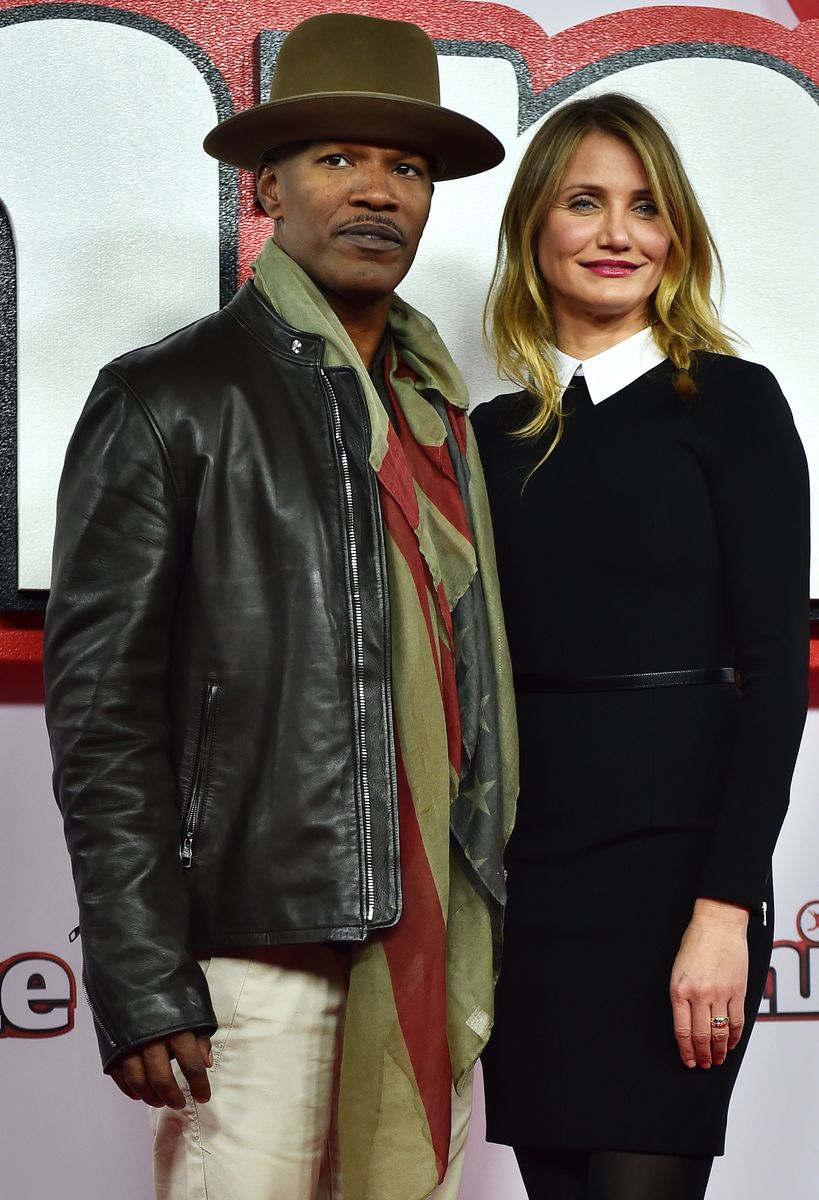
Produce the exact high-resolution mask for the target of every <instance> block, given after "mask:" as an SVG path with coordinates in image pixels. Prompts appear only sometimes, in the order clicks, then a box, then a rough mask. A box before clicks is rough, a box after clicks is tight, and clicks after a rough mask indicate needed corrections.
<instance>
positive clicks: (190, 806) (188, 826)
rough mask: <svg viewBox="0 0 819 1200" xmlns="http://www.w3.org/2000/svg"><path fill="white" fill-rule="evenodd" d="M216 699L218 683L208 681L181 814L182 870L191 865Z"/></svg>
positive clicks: (207, 763) (211, 740)
mask: <svg viewBox="0 0 819 1200" xmlns="http://www.w3.org/2000/svg"><path fill="white" fill-rule="evenodd" d="M218 696H219V685H218V683H213V682H212V681H209V682H207V683H206V684H205V689H204V695H203V698H202V710H201V713H200V716H199V732H198V734H197V738H196V750H195V752H194V756H193V771H192V772H191V782H190V787H189V789H188V798H187V800H186V801H185V807H184V809H183V812H182V836H181V841H180V844H179V859H180V862H181V863H182V866H183V867H184V868H185V869H188V868H189V867H190V866H191V864H192V863H193V844H194V839H195V837H196V834H197V832H198V829H199V822H200V819H201V816H202V805H203V802H204V798H205V785H206V783H207V779H208V767H209V766H210V751H211V745H212V742H213V731H214V724H215V717H216V701H217V698H218Z"/></svg>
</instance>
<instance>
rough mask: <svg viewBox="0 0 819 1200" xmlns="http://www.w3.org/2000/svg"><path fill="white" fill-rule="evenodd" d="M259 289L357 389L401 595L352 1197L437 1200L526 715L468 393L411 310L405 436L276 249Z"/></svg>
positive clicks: (357, 1027)
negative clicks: (381, 902)
mask: <svg viewBox="0 0 819 1200" xmlns="http://www.w3.org/2000/svg"><path fill="white" fill-rule="evenodd" d="M254 269H255V272H256V284H257V286H259V287H260V288H261V290H262V292H263V293H264V294H265V295H266V296H267V298H268V300H269V301H270V303H271V304H272V305H273V307H274V308H275V309H276V311H277V312H278V313H279V314H280V315H281V316H282V318H283V319H284V320H285V321H287V322H288V323H289V324H290V325H292V326H294V327H295V328H297V329H305V330H309V331H310V332H311V333H315V334H318V335H320V336H321V337H323V338H324V340H325V352H324V364H325V365H326V366H331V367H332V366H340V365H347V366H352V367H354V368H355V370H356V371H357V373H358V377H359V381H360V383H361V387H362V391H363V392H364V396H365V399H366V402H367V407H368V412H369V416H370V424H371V430H372V435H371V450H370V464H371V466H372V468H373V470H374V471H375V473H376V476H377V479H378V488H379V498H380V503H381V513H382V519H383V524H384V536H385V545H386V556H387V568H388V579H389V595H390V614H391V633H392V668H393V680H392V685H393V708H394V714H395V744H396V762H397V777H398V812H399V832H400V846H401V876H402V887H403V897H404V900H403V911H402V915H401V919H400V920H399V922H398V924H397V925H396V926H395V927H394V928H392V929H388V930H385V931H382V932H381V933H379V934H376V935H373V936H371V937H370V938H369V939H368V940H367V941H366V942H364V943H361V944H360V945H356V946H354V947H353V948H352V951H351V970H350V984H349V993H348V1002H347V1017H346V1023H345V1030H344V1045H343V1056H342V1066H341V1084H340V1099H339V1134H340V1148H341V1169H342V1180H343V1194H344V1200H385V1197H389V1198H390V1200H423V1198H424V1197H426V1196H428V1195H429V1193H430V1192H431V1191H432V1190H433V1189H434V1188H435V1186H436V1184H437V1183H438V1182H440V1180H441V1179H442V1178H443V1176H444V1173H445V1171H446V1167H447V1161H448V1153H449V1139H450V1113H451V1097H452V1087H453V1085H454V1086H455V1087H456V1088H459V1087H462V1086H463V1085H464V1084H465V1082H466V1080H467V1077H468V1075H469V1072H470V1071H471V1069H472V1067H473V1066H474V1063H475V1061H476V1059H477V1057H478V1055H479V1054H480V1052H481V1050H482V1049H483V1047H484V1045H485V1044H486V1040H487V1038H488V1036H489V1031H490V1029H491V1026H492V1011H493V1004H492V995H493V989H494V983H495V979H496V977H497V970H498V965H499V951H500V934H501V924H502V914H503V905H504V902H505V889H504V883H503V865H502V854H503V847H504V844H505V841H506V839H507V837H508V835H509V832H510V829H511V824H512V820H513V810H514V800H515V797H516V794H517V743H516V733H515V725H514V698H513V692H512V684H511V670H510V666H509V660H508V652H507V648H506V638H505V634H504V630H503V622H502V617H501V611H500V602H499V589H498V584H497V575H496V570H495V560H494V549H493V545H492V535H491V522H490V518H489V509H488V503H487V499H486V493H485V489H484V486H483V476H482V474H481V469H480V463H479V460H478V456H477V451H476V448H475V444H474V438H473V435H472V431H471V428H470V426H469V422H468V420H467V417H466V409H467V404H468V401H467V397H466V388H465V385H464V383H463V380H462V378H461V376H460V373H459V372H458V370H457V367H456V366H455V364H454V363H453V361H452V359H451V357H450V356H449V353H448V352H447V350H446V348H445V347H444V345H443V342H442V341H441V339H440V337H439V335H438V333H437V331H436V329H435V327H434V325H433V324H432V322H430V321H429V320H428V319H427V318H426V317H424V316H422V314H420V313H418V312H417V311H416V310H414V309H412V308H411V307H410V306H409V305H407V304H405V303H404V302H402V301H400V300H398V298H395V301H394V304H393V307H392V309H391V311H390V317H389V333H390V345H389V349H388V355H387V358H386V370H385V387H386V390H387V392H388V396H389V401H390V407H391V409H392V413H393V422H392V423H391V421H390V419H389V417H388V415H387V412H386V410H385V407H384V405H383V403H382V402H381V400H380V399H379V396H378V394H377V392H376V389H375V387H374V386H373V382H372V380H371V379H370V377H369V375H368V373H367V371H366V369H365V367H364V365H363V363H362V362H361V359H360V358H359V356H358V353H357V352H356V350H355V347H354V346H353V344H352V342H351V341H350V339H349V337H348V335H347V334H346V332H345V330H344V329H343V327H342V326H341V324H340V322H339V321H338V319H337V317H336V316H335V314H334V313H333V312H332V310H331V309H330V307H329V305H328V304H327V301H326V300H325V299H324V297H323V296H322V295H321V293H320V292H319V291H318V289H317V288H316V287H315V285H314V284H313V283H312V281H311V280H310V279H309V278H308V277H307V276H306V275H305V273H304V272H303V271H302V270H301V268H300V267H298V265H297V264H296V263H294V262H293V261H292V260H291V259H290V258H289V257H288V256H287V255H286V254H284V253H283V252H282V251H281V250H280V249H279V247H277V246H276V245H275V243H273V242H272V241H268V242H267V243H266V244H265V246H264V248H263V250H262V253H261V255H260V256H259V259H258V260H257V262H256V263H255V264H254Z"/></svg>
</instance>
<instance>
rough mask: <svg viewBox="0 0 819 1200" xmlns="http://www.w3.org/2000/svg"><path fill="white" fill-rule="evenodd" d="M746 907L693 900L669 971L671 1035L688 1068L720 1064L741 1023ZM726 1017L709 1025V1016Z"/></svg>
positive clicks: (739, 1032) (738, 1034)
mask: <svg viewBox="0 0 819 1200" xmlns="http://www.w3.org/2000/svg"><path fill="white" fill-rule="evenodd" d="M747 928H748V909H747V908H741V907H740V906H739V905H737V904H725V903H723V902H722V901H720V900H703V899H700V900H697V901H696V903H695V904H694V912H693V915H692V917H691V921H690V922H689V925H688V928H687V929H686V931H685V933H684V934H683V939H682V942H681V943H680V948H679V950H678V952H677V957H676V959H675V960H674V966H673V967H672V969H671V1007H672V1010H673V1013H674V1036H675V1038H676V1039H677V1046H678V1048H679V1051H680V1058H681V1059H682V1060H683V1062H684V1063H685V1065H686V1066H687V1067H695V1066H697V1065H698V1064H699V1066H701V1067H705V1068H706V1069H707V1068H708V1067H710V1066H711V1064H712V1063H713V1064H714V1065H715V1066H720V1064H722V1063H723V1062H725V1057H726V1055H727V1053H728V1051H729V1050H733V1048H734V1046H736V1044H737V1042H738V1041H739V1039H740V1037H741V1036H742V1028H743V1025H744V1024H745V1012H744V1003H745V990H746V988H747V986H748V942H747V938H746V931H747ZM725 1016H727V1017H728V1022H729V1023H728V1025H726V1026H725V1027H724V1028H714V1027H713V1026H712V1024H711V1018H712V1017H725Z"/></svg>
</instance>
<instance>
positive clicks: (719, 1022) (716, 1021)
mask: <svg viewBox="0 0 819 1200" xmlns="http://www.w3.org/2000/svg"><path fill="white" fill-rule="evenodd" d="M727 1024H728V1018H727V1017H712V1018H711V1028H712V1029H724V1028H725V1026H726V1025H727Z"/></svg>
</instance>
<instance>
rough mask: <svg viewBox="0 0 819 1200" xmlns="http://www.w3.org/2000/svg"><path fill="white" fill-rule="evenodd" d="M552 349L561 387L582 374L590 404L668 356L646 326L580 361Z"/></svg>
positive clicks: (619, 388)
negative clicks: (623, 339)
mask: <svg viewBox="0 0 819 1200" xmlns="http://www.w3.org/2000/svg"><path fill="white" fill-rule="evenodd" d="M553 349H554V355H555V360H556V363H557V374H558V378H559V379H560V386H561V387H562V388H563V389H564V390H565V388H566V387H567V386H568V385H569V383H571V381H572V379H573V378H574V376H575V375H583V376H584V377H585V380H586V386H587V387H588V389H589V395H590V396H591V399H592V404H600V402H601V401H602V400H608V398H609V396H613V395H614V393H615V392H620V391H622V390H623V388H624V387H628V385H629V384H630V383H634V381H635V379H639V378H640V376H641V375H645V373H646V371H650V370H651V368H652V367H656V366H657V365H658V364H659V363H661V362H664V361H665V359H666V358H667V357H668V355H667V354H663V352H662V350H661V349H660V348H659V346H658V345H657V343H656V342H655V341H654V338H653V336H652V333H651V330H650V329H649V328H646V329H641V330H640V332H639V333H633V334H632V335H631V337H627V338H626V339H625V341H622V342H617V344H616V345H614V346H609V348H608V350H603V351H602V352H601V353H600V354H595V355H594V356H593V357H592V358H587V359H585V360H582V361H581V359H579V358H572V357H571V356H570V355H568V354H564V353H563V351H562V350H558V348H557V346H555V347H554V348H553Z"/></svg>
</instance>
